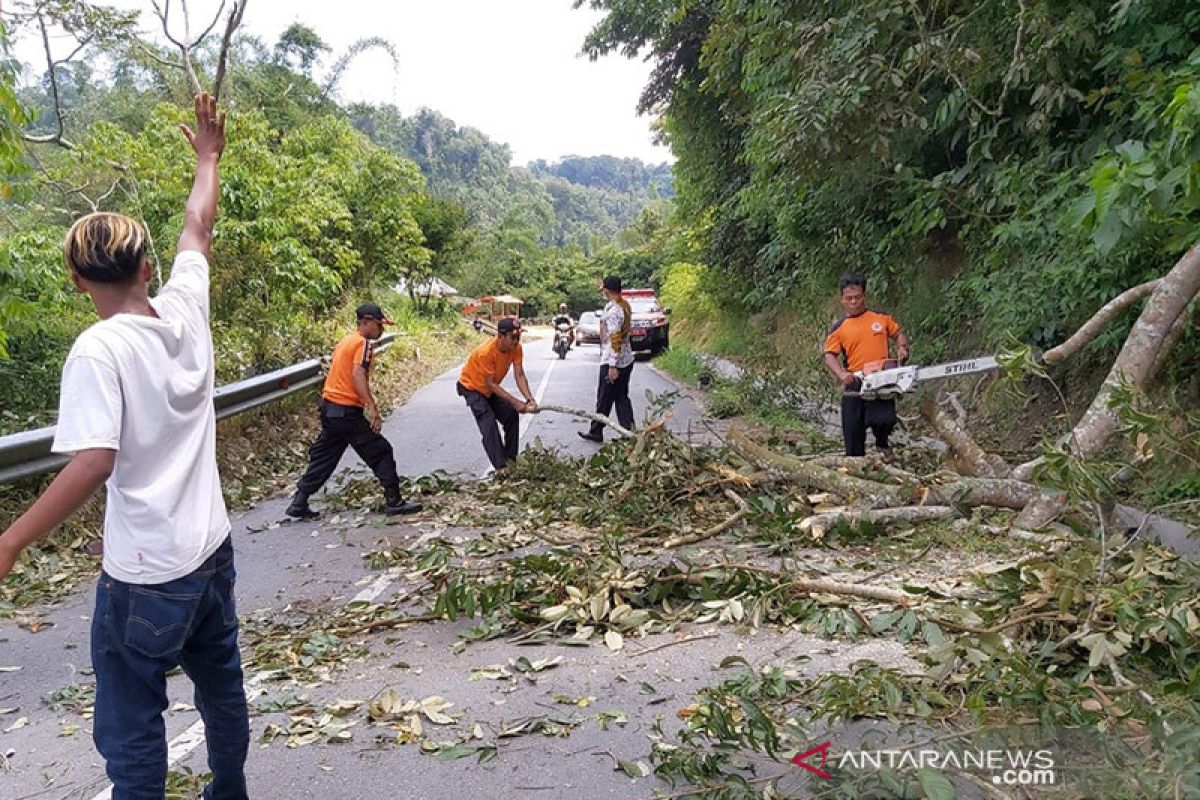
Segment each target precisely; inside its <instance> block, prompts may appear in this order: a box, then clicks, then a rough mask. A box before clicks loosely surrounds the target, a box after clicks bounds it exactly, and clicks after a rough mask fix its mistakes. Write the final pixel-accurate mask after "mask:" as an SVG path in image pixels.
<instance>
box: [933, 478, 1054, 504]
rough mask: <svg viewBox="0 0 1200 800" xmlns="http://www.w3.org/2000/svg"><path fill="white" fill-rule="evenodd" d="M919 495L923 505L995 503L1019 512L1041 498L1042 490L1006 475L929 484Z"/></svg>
mask: <svg viewBox="0 0 1200 800" xmlns="http://www.w3.org/2000/svg"><path fill="white" fill-rule="evenodd" d="M920 494H921V503H922V505H924V504H927V503H928V504H932V505H950V506H960V507H966V508H974V507H976V506H994V507H996V508H1011V509H1013V510H1014V511H1020V510H1022V509H1023V508H1025V506H1027V505H1029V503H1030V502H1032V501H1033V500H1035V499H1036V498H1038V497H1040V496H1041V494H1042V491H1041V490H1040V489H1039V488H1038V487H1037V486H1035V485H1034V484H1032V483H1024V482H1022V481H1014V480H1011V479H1008V478H963V479H962V480H957V481H953V482H951V483H944V484H940V485H936V486H930V487H928V488H925V489H922V490H921V492H920Z"/></svg>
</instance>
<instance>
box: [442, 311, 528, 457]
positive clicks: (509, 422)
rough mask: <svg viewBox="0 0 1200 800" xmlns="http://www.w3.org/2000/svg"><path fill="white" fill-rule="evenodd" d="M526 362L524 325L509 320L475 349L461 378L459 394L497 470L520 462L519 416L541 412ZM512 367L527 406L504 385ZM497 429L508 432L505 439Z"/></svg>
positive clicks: (464, 367) (508, 318)
mask: <svg viewBox="0 0 1200 800" xmlns="http://www.w3.org/2000/svg"><path fill="white" fill-rule="evenodd" d="M524 361H525V353H524V351H523V350H522V349H521V321H520V320H519V319H513V318H512V317H505V318H504V319H502V320H500V322H499V323H497V324H496V335H495V336H494V337H492V338H491V339H488V340H487V341H486V342H484V343H483V344H481V345H479V346H478V347H476V348H475V350H474V351H473V352H472V353H471V355H470V357H469V358H468V359H467V363H466V364H465V365H463V368H462V372H461V373H460V374H459V376H458V386H457V390H458V394H459V396H460V397H461V398H462V399H463V400H465V401H466V402H467V407H468V408H470V409H471V413H472V414H474V415H475V424H476V425H478V426H479V433H480V434H481V435H482V436H483V449H484V451H485V452H486V453H487V457H488V461H490V462H492V466H493V467H495V468H496V469H503V468H504V467H505V466H506V465H507V464H508V463H509V462H510V461H515V460H516V458H517V451H518V449H519V448H520V441H519V438H518V437H519V436H520V430H521V422H520V417H519V416H518V414H532V413H536V412H537V410H538V408H537V403H536V402H534V399H533V392H531V391H529V380H528V379H527V378H526V377H525V366H524ZM509 367H512V370H513V377H514V378H516V381H517V388H518V389H520V390H521V394H522V395H523V396H524V397H525V400H524V402H522V401H520V400H518V399H517V398H516V397H515V396H514V395H513V394H512V393H510V392H509V391H508V390H506V389H505V388H504V387H503V386H501V385H500V383H501V381H503V380H504V376H506V375H507V374H508V369H509ZM497 425H499V426H500V427H503V428H504V437H503V439H501V436H500V430H499V428H498V427H497Z"/></svg>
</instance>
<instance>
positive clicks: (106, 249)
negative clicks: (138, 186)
mask: <svg viewBox="0 0 1200 800" xmlns="http://www.w3.org/2000/svg"><path fill="white" fill-rule="evenodd" d="M180 127H181V129H182V130H183V133H184V135H185V136H186V137H187V140H188V142H189V143H190V144H191V146H192V148H193V149H194V150H195V151H196V174H195V178H194V180H193V183H192V191H191V195H190V196H189V197H188V200H187V206H186V208H185V210H184V224H183V232H182V233H181V234H180V236H179V244H178V246H177V248H176V256H175V263H174V265H173V266H172V268H171V276H170V280H168V281H167V283H166V284H165V285H164V286H163V287H162V289H161V290H160V291H159V293H158V295H157V296H155V297H150V296H149V293H148V291H147V289H148V285H149V282H150V277H151V274H152V270H151V265H150V262H149V260H148V259H147V258H146V245H147V241H148V240H147V236H146V232H145V230H144V229H143V228H142V226H141V225H140V224H139V223H138V222H137V221H136V220H133V219H130V218H129V217H125V216H122V215H120V214H108V213H98V214H89V215H88V216H86V217H83V218H82V219H80V220H78V221H77V222H76V223H75V224H74V225H73V226H72V227H71V230H70V231H69V232H68V233H67V238H66V241H65V243H64V250H65V257H66V262H67V266H68V268H69V270H70V277H71V280H72V282H74V284H75V286H76V288H77V289H79V291H81V292H85V293H87V294H88V295H89V296H90V297H91V299H92V302H93V303H94V304H95V307H96V312H97V314H98V315H99V316H100V321H99V322H97V323H96V324H94V325H92V326H91V327H90V328H88V329H87V330H85V331H84V332H83V333H81V334H80V335H79V338H78V339H76V340H75V344H74V345H73V346H72V347H71V351H70V353H69V354H68V356H67V360H66V363H65V364H64V365H63V374H62V389H61V392H60V397H59V417H58V426H57V429H56V431H55V437H54V445H53V449H54V452H57V453H69V454H71V456H72V457H71V461H70V462H69V463H68V464H67V465H66V466H65V467H64V468H63V470H62V472H60V473H59V474H58V477H57V478H55V479H54V482H53V483H51V484H50V486H49V487H47V489H46V491H45V492H43V493H42V495H41V497H39V498H38V499H37V500H36V501H35V502H34V504H33V505H32V506H30V508H29V510H28V511H26V512H25V514H23V515H22V516H21V517H20V518H19V519H17V520H16V521H15V522H14V523H13V524H12V525H11V526H10V527H9V528H8V529H7V530H6V531H4V533H3V535H0V579H3V578H4V576H6V575H7V574H8V573H9V572H10V571H11V570H12V567H13V564H14V562H15V561H16V558H17V557H18V556H19V555H20V553H21V551H22V550H24V548H25V547H26V546H28V545H29V544H30V543H31V542H33V541H35V540H37V539H40V538H41V537H43V536H45V535H47V534H48V533H50V532H51V531H52V530H54V529H55V528H57V527H58V526H59V525H60V524H61V523H62V522H63V521H65V520H66V519H67V518H68V517H69V516H70V515H71V514H73V513H74V512H75V511H76V510H78V509H79V508H80V507H81V506H83V504H84V503H86V502H87V500H88V499H89V498H90V497H91V496H92V494H94V493H95V492H96V490H98V489H99V488H100V486H101V485H104V486H105V487H106V489H107V492H106V499H107V505H106V508H105V515H104V563H103V570H102V572H101V574H100V579H99V584H98V586H97V589H96V609H95V613H94V614H93V616H92V667H93V669H94V670H95V675H96V705H95V723H94V730H93V738H94V739H95V742H96V748H97V749H98V750H99V751H100V754H101V755H102V756H104V759H105V762H106V767H107V770H108V776H109V778H110V779H111V780H112V782H113V793H112V797H113V800H135V798H136V799H137V800H141V798H150V797H157V798H161V797H163V795H164V792H165V784H166V777H167V742H166V735H165V728H164V725H163V718H162V712H163V711H164V710H165V709H166V707H167V694H166V675H167V672H169V671H170V670H172V669H174V668H175V667H176V666H182V667H183V669H184V671H185V672H186V673H187V674H188V676H189V677H190V678H191V679H192V682H193V683H194V684H195V687H196V694H195V698H196V707H197V709H199V711H200V715H201V717H203V719H204V725H205V729H206V731H207V737H206V739H207V742H208V760H209V768H210V769H211V770H212V773H213V782H212V784H210V785H209V786H208V787H207V788H206V790H205V793H204V797H205V798H207V800H245V798H246V797H247V794H246V778H245V773H244V765H245V761H246V751H247V748H248V747H249V734H250V728H249V719H248V716H247V712H246V695H245V690H244V688H243V686H242V667H241V658H240V655H239V653H238V647H237V635H238V620H237V612H236V609H235V607H234V599H233V584H234V576H235V575H234V566H233V545H232V543H231V540H230V537H229V531H230V524H229V517H228V515H227V514H226V511H225V502H224V500H223V499H222V497H221V483H220V477H219V475H218V474H217V459H216V417H215V415H214V413H213V402H212V397H213V345H212V334H211V332H210V330H209V298H208V288H209V268H208V253H209V247H210V243H211V241H212V230H213V222H214V221H215V219H216V214H217V199H218V196H219V191H218V169H217V167H218V163H219V162H220V158H221V151H222V150H223V149H224V147H225V115H224V113H222V114H220V115H219V116H218V114H217V110H216V101H215V100H214V99H213V98H211V97H209V96H208V95H207V94H202V95H199V96H197V97H196V127H195V130H193V129H191V128H188V127H187V126H186V125H183V126H180Z"/></svg>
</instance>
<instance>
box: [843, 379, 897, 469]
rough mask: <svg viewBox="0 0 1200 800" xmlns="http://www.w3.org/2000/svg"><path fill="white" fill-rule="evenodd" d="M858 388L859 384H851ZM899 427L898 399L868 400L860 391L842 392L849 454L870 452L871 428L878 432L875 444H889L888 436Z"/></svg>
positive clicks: (852, 388) (863, 454)
mask: <svg viewBox="0 0 1200 800" xmlns="http://www.w3.org/2000/svg"><path fill="white" fill-rule="evenodd" d="M850 389H851V391H855V392H857V391H858V385H857V384H855V385H854V386H852V387H850ZM895 427H896V401H895V400H864V399H862V398H861V397H859V396H858V395H856V394H843V395H842V440H843V441H845V443H846V455H848V456H865V455H866V454H867V428H870V429H871V432H872V433H874V434H875V446H876V447H877V448H879V449H881V450H882V449H884V448H886V447H888V437H889V436H890V435H891V434H892V429H893V428H895Z"/></svg>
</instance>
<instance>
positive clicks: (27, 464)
mask: <svg viewBox="0 0 1200 800" xmlns="http://www.w3.org/2000/svg"><path fill="white" fill-rule="evenodd" d="M399 336H400V334H397V333H388V334H385V335H383V336H381V337H380V338H379V341H378V343H377V344H376V345H375V349H376V351H377V352H382V351H383V350H386V349H387V348H388V347H389V346H390V345H391V344H392V343H393V342H395V341H396V339H397V338H398V337H399ZM323 378H324V376H323V370H322V367H321V359H319V358H310V359H308V360H307V361H301V362H300V363H299V364H293V365H291V366H290V367H283V368H281V369H277V370H274V371H272V372H265V373H263V374H262V375H255V376H254V377H252V378H246V379H245V380H242V381H237V382H236V383H230V384H227V385H225V386H221V387H218V388H217V389H216V390H215V391H214V392H213V409H214V410H215V411H216V413H217V419H225V418H227V417H232V416H234V415H235V414H240V413H242V412H243V411H249V410H250V409H252V408H258V407H259V406H264V405H266V404H268V403H273V402H275V401H276V400H279V399H281V398H284V397H287V396H288V395H289V394H294V393H296V392H299V391H302V390H304V389H307V388H308V387H310V386H314V385H316V384H318V383H320V382H321V381H322V380H323ZM54 427H55V426H53V425H51V426H49V427H47V428H38V429H36V430H32V431H22V432H21V433H14V434H10V435H8V436H0V485H2V484H5V483H12V482H13V481H16V480H20V479H21V478H28V477H31V476H34V475H42V474H44V473H47V472H54V471H56V470H59V469H62V467H63V465H65V464H66V463H67V461H69V460H70V459H69V457H67V456H63V455H59V454H57V453H51V452H50V446H51V445H52V444H53V443H54Z"/></svg>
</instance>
